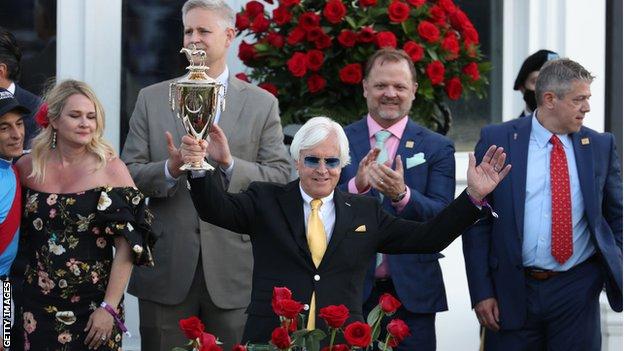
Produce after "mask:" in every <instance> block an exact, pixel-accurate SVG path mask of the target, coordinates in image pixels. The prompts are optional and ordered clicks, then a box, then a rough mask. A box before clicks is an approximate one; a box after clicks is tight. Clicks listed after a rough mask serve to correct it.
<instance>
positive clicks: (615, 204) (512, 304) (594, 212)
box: [462, 118, 622, 329]
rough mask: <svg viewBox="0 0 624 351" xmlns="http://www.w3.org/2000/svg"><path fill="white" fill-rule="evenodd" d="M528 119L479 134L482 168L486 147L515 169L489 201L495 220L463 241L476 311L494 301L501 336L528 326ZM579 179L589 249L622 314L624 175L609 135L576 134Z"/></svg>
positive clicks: (588, 131)
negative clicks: (524, 251) (503, 155)
mask: <svg viewBox="0 0 624 351" xmlns="http://www.w3.org/2000/svg"><path fill="white" fill-rule="evenodd" d="M530 134H531V118H520V119H515V120H512V121H509V122H506V123H502V124H499V125H491V126H487V127H484V128H483V129H482V130H481V139H480V140H479V142H478V143H477V146H476V151H475V153H476V157H477V160H478V162H480V161H479V160H481V159H482V158H483V155H484V153H485V151H486V150H487V147H488V146H489V145H492V144H495V145H498V146H502V147H504V148H505V150H506V151H507V157H508V159H507V160H508V162H510V163H511V164H512V168H511V172H510V173H509V175H508V176H507V177H506V178H505V179H504V180H503V181H502V182H501V183H500V184H499V185H498V187H497V188H496V189H495V190H494V192H492V194H490V196H489V197H488V200H489V201H490V204H491V205H492V207H493V208H494V210H495V211H496V212H497V213H498V216H499V218H498V219H491V218H490V219H487V220H484V221H481V222H479V223H477V224H476V225H474V226H473V227H471V228H470V229H469V230H467V231H466V233H465V234H464V235H463V236H462V241H463V246H464V259H465V261H466V273H467V276H468V285H469V288H470V298H471V300H472V304H473V306H474V305H475V304H477V303H478V302H480V301H482V300H484V299H486V298H490V297H495V298H496V299H497V301H498V308H499V312H500V322H501V328H503V329H517V328H520V327H521V326H522V325H523V323H524V321H525V319H526V310H527V306H526V295H525V276H524V271H523V265H522V236H523V232H524V229H523V226H524V203H525V193H526V170H527V157H528V147H529V136H530ZM572 141H573V144H574V155H575V157H576V164H577V172H578V177H579V181H580V186H581V192H582V194H583V201H584V203H585V217H586V218H587V222H588V226H589V231H590V234H591V236H592V241H593V242H594V244H595V245H596V250H597V252H598V253H600V256H601V257H600V261H601V263H602V266H603V267H604V273H605V281H606V290H607V296H608V298H609V303H610V304H611V308H613V310H615V311H618V312H621V311H622V175H621V171H620V164H619V161H618V157H617V154H616V151H615V141H614V138H613V135H612V134H610V133H598V132H596V131H594V130H591V129H589V128H585V127H582V128H581V130H580V131H579V132H578V133H574V134H572Z"/></svg>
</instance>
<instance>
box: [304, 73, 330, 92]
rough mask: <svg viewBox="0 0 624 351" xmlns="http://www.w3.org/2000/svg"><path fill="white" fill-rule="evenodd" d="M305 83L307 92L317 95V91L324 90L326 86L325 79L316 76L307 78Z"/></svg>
mask: <svg viewBox="0 0 624 351" xmlns="http://www.w3.org/2000/svg"><path fill="white" fill-rule="evenodd" d="M306 83H307V84H308V91H309V92H311V93H312V94H315V93H318V92H319V91H321V90H323V89H325V86H326V85H327V81H326V80H325V78H323V77H321V76H320V75H318V74H313V75H311V76H309V77H308V79H307V81H306Z"/></svg>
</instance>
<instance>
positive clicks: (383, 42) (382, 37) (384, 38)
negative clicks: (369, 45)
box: [375, 31, 397, 48]
mask: <svg viewBox="0 0 624 351" xmlns="http://www.w3.org/2000/svg"><path fill="white" fill-rule="evenodd" d="M375 43H376V44H377V47H379V48H383V47H391V48H396V46H397V38H396V36H395V35H394V33H392V32H390V31H385V32H379V33H377V35H375Z"/></svg>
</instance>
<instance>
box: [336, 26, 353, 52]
mask: <svg viewBox="0 0 624 351" xmlns="http://www.w3.org/2000/svg"><path fill="white" fill-rule="evenodd" d="M356 39H357V36H356V35H355V32H353V31H352V30H349V29H343V30H342V31H341V32H340V34H338V42H339V43H340V45H342V46H344V47H345V48H350V47H353V46H354V45H355V40H356Z"/></svg>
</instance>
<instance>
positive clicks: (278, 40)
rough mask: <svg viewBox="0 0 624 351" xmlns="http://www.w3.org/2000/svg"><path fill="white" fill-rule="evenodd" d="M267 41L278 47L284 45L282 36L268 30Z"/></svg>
mask: <svg viewBox="0 0 624 351" xmlns="http://www.w3.org/2000/svg"><path fill="white" fill-rule="evenodd" d="M267 41H268V42H269V45H271V46H273V47H276V48H278V49H279V48H281V47H282V46H284V36H283V35H281V34H278V33H275V32H269V34H268V35H267Z"/></svg>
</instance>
